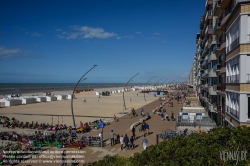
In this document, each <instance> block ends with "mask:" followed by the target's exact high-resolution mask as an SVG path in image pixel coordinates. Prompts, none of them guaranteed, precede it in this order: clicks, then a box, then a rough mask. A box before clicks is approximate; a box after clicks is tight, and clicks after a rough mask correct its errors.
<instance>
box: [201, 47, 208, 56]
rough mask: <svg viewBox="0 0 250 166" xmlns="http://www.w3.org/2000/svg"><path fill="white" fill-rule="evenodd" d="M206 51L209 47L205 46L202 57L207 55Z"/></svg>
mask: <svg viewBox="0 0 250 166" xmlns="http://www.w3.org/2000/svg"><path fill="white" fill-rule="evenodd" d="M206 53H207V48H206V47H205V48H204V50H203V52H202V57H204V55H206Z"/></svg>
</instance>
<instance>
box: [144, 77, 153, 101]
mask: <svg viewBox="0 0 250 166" xmlns="http://www.w3.org/2000/svg"><path fill="white" fill-rule="evenodd" d="M153 78H155V76H153V77H152V78H150V79H149V80H148V82H147V83H146V84H145V85H144V90H145V86H147V84H148V83H149V81H151V80H152V79H153ZM144 100H145V101H146V97H145V93H144Z"/></svg>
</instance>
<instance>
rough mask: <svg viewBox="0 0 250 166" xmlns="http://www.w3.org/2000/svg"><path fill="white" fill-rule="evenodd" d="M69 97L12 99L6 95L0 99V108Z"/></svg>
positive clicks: (67, 97)
mask: <svg viewBox="0 0 250 166" xmlns="http://www.w3.org/2000/svg"><path fill="white" fill-rule="evenodd" d="M70 99H71V95H68V94H66V95H57V96H32V97H27V96H19V97H13V95H8V97H7V98H4V99H0V107H11V106H17V105H26V104H32V103H41V102H50V101H57V100H70Z"/></svg>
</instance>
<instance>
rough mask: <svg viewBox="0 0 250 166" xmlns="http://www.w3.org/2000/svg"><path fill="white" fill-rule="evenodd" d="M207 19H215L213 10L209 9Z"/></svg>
mask: <svg viewBox="0 0 250 166" xmlns="http://www.w3.org/2000/svg"><path fill="white" fill-rule="evenodd" d="M207 19H208V20H211V19H213V11H212V10H208V11H207Z"/></svg>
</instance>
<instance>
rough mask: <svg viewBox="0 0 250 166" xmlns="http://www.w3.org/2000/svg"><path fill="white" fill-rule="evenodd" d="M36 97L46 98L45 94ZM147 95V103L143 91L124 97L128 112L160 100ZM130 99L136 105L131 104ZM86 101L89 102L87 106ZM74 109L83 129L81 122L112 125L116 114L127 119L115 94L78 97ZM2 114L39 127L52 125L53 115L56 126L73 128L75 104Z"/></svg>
mask: <svg viewBox="0 0 250 166" xmlns="http://www.w3.org/2000/svg"><path fill="white" fill-rule="evenodd" d="M102 90H104V89H102ZM97 91H99V90H97ZM70 93H71V92H70V91H57V92H52V94H56V95H59V94H70ZM32 94H34V93H32ZM32 94H23V96H31V95H32ZM36 94H38V95H39V96H40V95H41V96H42V93H36ZM137 94H138V96H137ZM145 95H146V101H145V100H144V94H142V93H140V90H137V91H129V92H125V93H124V97H125V102H126V107H127V110H125V112H128V111H130V109H131V107H133V108H135V109H138V108H140V107H143V106H144V105H146V104H148V103H150V102H152V101H154V100H156V99H158V97H154V96H153V95H149V94H145ZM130 98H131V99H132V101H130ZM83 99H86V103H84V102H83ZM98 100H99V101H98ZM73 108H74V114H75V121H76V125H79V124H80V121H82V122H90V121H94V120H97V119H104V118H105V120H107V121H112V120H113V116H114V114H115V115H116V116H117V117H121V116H123V114H121V113H122V112H123V94H122V93H115V94H111V95H110V96H101V98H100V99H99V98H98V96H97V95H96V93H95V91H93V92H81V93H76V94H75V99H74V100H73ZM0 114H1V115H5V116H8V117H10V118H12V117H15V118H16V119H18V120H19V121H23V122H31V121H34V122H38V123H49V124H52V115H54V116H53V124H57V123H58V121H59V123H60V124H61V123H63V124H67V125H73V121H72V116H71V100H61V101H51V102H42V103H35V104H27V105H18V106H11V107H4V108H0ZM84 116H86V117H84ZM88 116H93V117H88Z"/></svg>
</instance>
